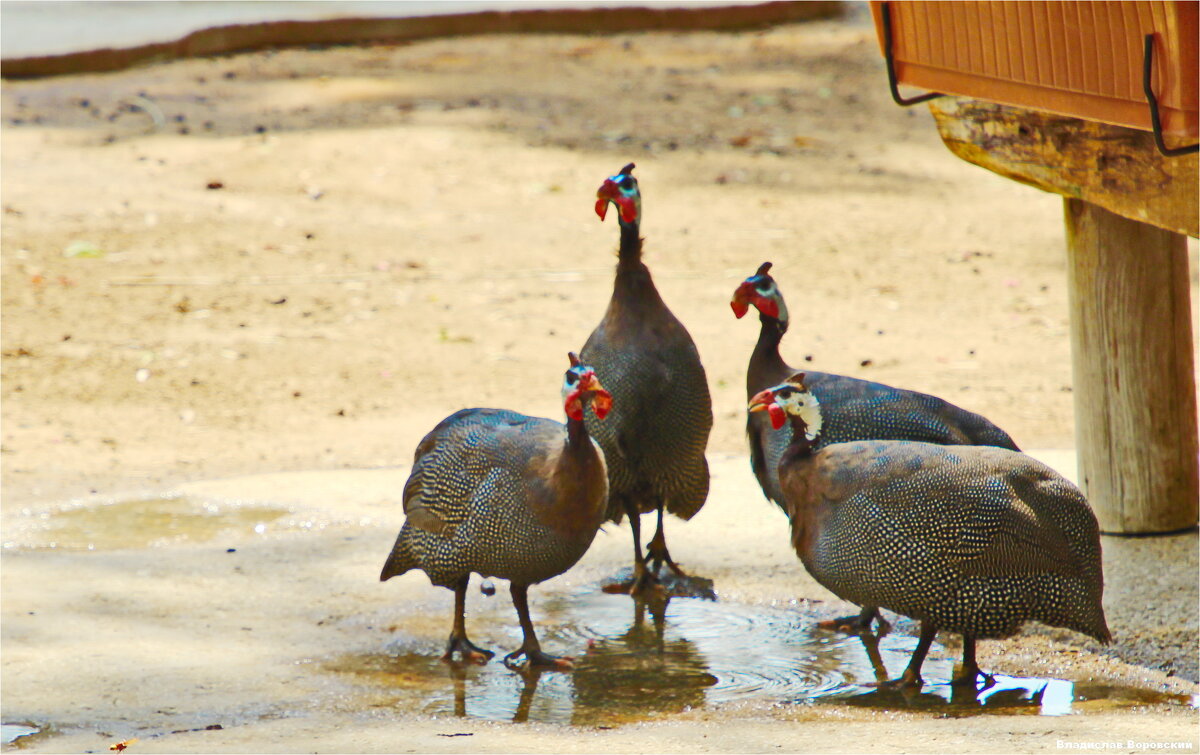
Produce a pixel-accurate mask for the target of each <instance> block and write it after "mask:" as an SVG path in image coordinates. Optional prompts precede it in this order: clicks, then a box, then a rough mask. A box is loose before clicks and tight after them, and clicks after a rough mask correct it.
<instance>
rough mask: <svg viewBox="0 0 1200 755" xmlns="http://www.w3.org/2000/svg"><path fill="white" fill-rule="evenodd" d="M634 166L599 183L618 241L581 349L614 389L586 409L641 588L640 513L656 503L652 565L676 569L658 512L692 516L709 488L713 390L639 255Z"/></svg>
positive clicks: (611, 514) (601, 206) (612, 514)
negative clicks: (606, 401) (596, 412)
mask: <svg viewBox="0 0 1200 755" xmlns="http://www.w3.org/2000/svg"><path fill="white" fill-rule="evenodd" d="M632 169H633V165H632V164H630V165H628V166H626V167H625V168H624V169H623V170H622V172H621V173H619V174H618V175H616V176H613V177H611V178H610V179H608V180H607V181H605V183H604V185H603V186H602V187H601V189H600V191H599V192H598V197H599V201H598V203H597V207H596V210H597V213H598V214H600V216H601V218H603V217H604V214H605V211H606V209H607V206H608V202H610V201H611V202H612V203H614V204H616V205H617V206H618V209H619V213H620V217H619V222H620V228H621V241H620V247H619V249H618V257H617V271H616V277H615V280H614V283H613V293H612V298H611V299H610V301H609V304H608V309H607V310H606V311H605V313H604V317H603V319H602V320H601V321H600V324H599V325H597V327H596V329H595V330H594V331H593V332H592V334H591V335H590V336H589V337H588V339H587V343H585V344H584V346H583V348H582V349H581V350H580V357H581V358H582V359H583V361H585V362H586V363H588V364H590V365H592V366H593V367H595V369H596V373H597V374H598V375H599V376H600V378H601V379H602V380H603V381H604V384H605V385H606V386H607V387H608V389H609V390H610V391H612V394H613V411H612V414H611V415H609V417H608V419H607V420H605V421H604V422H597V421H596V420H595V417H594V416H593V414H592V413H591V412H588V413H587V414H586V415H585V418H584V419H585V422H586V423H587V428H588V432H589V433H591V434H592V435H593V437H595V438H596V440H597V441H598V442H599V443H600V445H601V447H602V448H603V449H604V454H605V457H606V459H607V461H608V475H609V506H608V518H609V519H611V520H612V521H614V522H620V521H621V519H622V517H623V516H625V515H627V514H628V515H629V516H630V518H631V519H632V520H633V521H631V525H632V529H633V538H634V554H635V563H634V573H635V577H634V582H633V587H632V588H631V591H632V592H639V591H640V589H641V587H642V586H643V584H644V580H645V579H646V578H647V577H646V575H647V574H648V572H646V571H645V570H644V568H643V563H644V559H643V557H642V551H641V543H640V534H639V532H640V530H639V526H638V521H637V519H636V517H638V516H640V514H642V513H647V512H651V511H658V513H659V522H658V529H657V531H656V533H655V536H654V538H653V539H652V540H651V541H650V543H649V554H650V558H651V559H653V561H654V563H655V567H656V568H657V566H658V565H660V564H662V563H666V564H668V565H669V566H670V567H671V568H672V570H674V571H675V572H676V574H677V575H680V576H682V571H681V570H679V568H678V567H677V566H676V565H675V563H674V562H673V561H672V560H671V558H670V555H669V553H668V551H667V548H666V541H665V537H664V535H663V527H662V512H663V511H664V510H665V511H667V512H669V513H671V514H674V515H676V516H678V517H680V518H682V519H690V518H691V517H692V516H694V515H695V514H696V512H698V511H699V510H700V508H701V507H702V506H703V505H704V502H705V500H706V499H707V498H708V486H709V472H708V462H707V460H706V459H705V457H704V451H705V448H706V447H707V445H708V436H709V432H710V431H711V430H712V400H711V398H710V396H709V391H708V380H707V377H706V376H705V373H704V367H703V366H702V365H701V363H700V355H699V353H698V352H697V350H696V345H695V343H693V341H692V337H691V336H690V335H689V334H688V332H687V329H686V328H684V326H683V324H682V323H680V322H679V320H678V319H677V318H676V317H675V315H673V314H672V313H671V310H670V309H668V308H667V305H666V304H665V303H664V302H663V300H662V297H661V296H660V295H659V293H658V289H657V288H656V287H655V285H654V281H653V279H652V278H651V276H650V270H649V269H648V268H647V267H646V265H645V264H644V263H643V262H642V239H641V237H640V235H639V227H640V226H639V224H640V218H641V194H640V193H639V190H638V186H637V181H636V179H634V177H633V176H632V174H631V171H632Z"/></svg>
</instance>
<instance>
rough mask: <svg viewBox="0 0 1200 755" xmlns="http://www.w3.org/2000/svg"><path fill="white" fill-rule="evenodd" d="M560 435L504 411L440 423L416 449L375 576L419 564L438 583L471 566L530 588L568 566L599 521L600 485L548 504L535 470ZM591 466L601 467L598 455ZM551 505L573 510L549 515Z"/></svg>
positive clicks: (545, 463)
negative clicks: (394, 533) (390, 541)
mask: <svg viewBox="0 0 1200 755" xmlns="http://www.w3.org/2000/svg"><path fill="white" fill-rule="evenodd" d="M566 439H567V432H566V428H564V427H563V425H562V424H560V423H558V422H554V421H553V420H549V419H542V418H538V417H527V416H525V415H523V414H518V413H517V412H512V411H508V410H504V409H463V410H461V411H458V412H455V413H454V414H452V415H451V416H449V417H447V418H446V419H444V420H442V421H441V422H440V423H439V424H438V425H437V427H435V428H434V429H433V430H431V431H430V432H429V434H428V435H426V436H425V438H424V439H423V440H422V441H421V443H420V444H419V445H418V446H417V450H416V453H415V455H414V462H413V470H412V473H411V474H410V476H409V478H408V482H407V483H406V484H405V486H404V513H405V516H406V520H405V522H404V527H403V528H402V529H401V530H400V535H399V536H398V537H397V538H396V544H395V546H394V547H393V549H392V553H391V555H390V556H389V557H388V560H387V563H386V564H385V566H384V569H383V573H382V574H381V575H380V577H381V579H388V578H389V577H393V576H396V575H398V574H403V573H404V572H406V571H408V570H410V569H421V570H422V571H424V572H425V573H426V574H428V575H429V581H430V582H431V583H433V584H435V585H439V586H441V587H449V588H453V587H454V585H455V584H456V583H457V582H458V580H460V579H461V578H463V577H464V576H467V575H469V574H471V573H472V572H475V573H478V574H481V575H483V576H487V577H498V578H500V579H507V580H512V581H516V582H521V583H523V584H535V583H537V582H542V581H544V580H546V579H549V578H551V577H553V576H556V575H558V574H561V573H563V572H564V571H566V570H567V569H569V568H570V567H571V566H573V565H574V564H575V562H576V561H578V560H579V559H580V558H581V557H582V556H583V554H584V553H585V552H586V551H587V549H588V546H590V545H591V542H592V539H593V537H594V536H595V533H596V531H597V530H598V529H599V527H600V525H601V524H602V523H603V512H604V502H605V500H606V498H605V489H606V487H607V484H606V483H605V484H604V485H599V486H596V487H594V488H593V489H592V490H590V491H589V492H588V494H587V497H586V498H585V499H584V500H580V501H569V500H568V501H556V500H553V499H554V498H555V497H556V494H555V491H553V490H551V489H550V487H549V486H548V485H547V480H546V479H545V478H544V477H543V476H542V474H541V471H542V470H544V469H546V468H548V467H550V466H552V465H553V463H554V462H555V461H556V460H557V457H558V456H559V455H560V454H561V453H562V449H563V447H564V444H565V441H566ZM590 467H591V471H592V474H595V470H597V469H598V470H599V471H600V472H603V471H604V460H603V457H601V456H600V455H599V453H598V452H597V453H596V454H595V456H594V457H593V458H592V460H591V461H590ZM584 471H587V470H586V469H585V470H584ZM601 479H603V478H601ZM555 507H560V508H565V507H574V508H576V509H578V510H579V511H578V514H577V515H576V517H567V516H562V514H559V515H558V516H555V515H554V514H553V513H551V512H552V511H553V509H554V508H555ZM589 509H590V511H589ZM542 512H545V513H542ZM539 513H541V514H542V515H541V516H539ZM562 513H567V512H562Z"/></svg>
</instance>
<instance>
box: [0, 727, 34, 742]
mask: <svg viewBox="0 0 1200 755" xmlns="http://www.w3.org/2000/svg"><path fill="white" fill-rule="evenodd" d="M40 731H41V729H39V728H37V727H36V726H29V725H28V724H0V738H2V739H3V740H4V744H6V745H11V744H16V745H19V744H20V742H18V741H17V740H19V739H20V738H21V737H28V736H32V735H34V734H37V733H38V732H40Z"/></svg>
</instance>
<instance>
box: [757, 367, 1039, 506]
mask: <svg viewBox="0 0 1200 755" xmlns="http://www.w3.org/2000/svg"><path fill="white" fill-rule="evenodd" d="M794 372H795V370H793V369H791V368H789V367H784V369H782V370H780V371H779V372H778V373H776V376H775V377H774V378H773V379H772V380H770V381H756V382H757V383H758V385H757V387H755V386H752V385H751V384H750V382H749V381H747V385H746V394H747V395H746V397H747V398H750V397H751V396H753V395H754V394H755V393H758V392H759V391H761V390H762V389H763V388H766V387H768V386H771V385H775V384H776V383H779V382H780V381H782V380H784V379H786V378H787V377H788V376H789V375H791V374H793V373H794ZM780 373H782V374H780ZM804 374H805V383H806V384H807V385H808V386H809V390H811V391H812V392H813V394H815V395H816V397H817V399H818V400H819V401H820V402H821V408H822V409H823V410H824V412H823V413H824V417H825V430H824V431H823V432H822V433H821V437H820V439H819V443H818V447H819V448H820V447H824V446H828V445H831V444H833V443H846V442H848V441H854V440H912V441H920V442H925V443H936V444H940V445H973V446H974V445H981V446H996V447H998V448H1006V449H1009V450H1012V451H1017V450H1019V449H1018V448H1017V445H1016V443H1014V442H1013V440H1012V438H1010V437H1009V436H1008V433H1005V432H1004V431H1003V430H1001V429H1000V428H999V427H996V426H995V425H994V424H992V423H991V422H989V421H988V420H987V419H986V418H984V417H982V416H980V415H978V414H975V413H973V412H969V411H967V410H966V409H962V408H960V407H957V406H955V405H954V404H951V403H949V402H948V401H945V400H943V399H940V398H938V397H937V396H931V395H929V394H926V393H919V392H917V391H909V390H904V389H902V388H893V387H892V386H890V385H884V384H882V383H874V382H871V381H869V380H860V379H858V378H852V377H847V376H845V375H834V374H830V373H825V372H805V373H804ZM746 433H747V435H748V436H749V439H750V464H751V466H752V467H753V469H754V474H755V477H757V478H758V481H759V484H760V485H761V486H762V488H763V493H765V494H766V496H767V497H768V498H770V499H771V500H772V501H775V502H776V503H780V497H779V496H780V493H781V491H780V488H779V473H778V469H779V461H780V460H781V459H782V458H783V454H784V451H785V450H786V449H787V447H788V443H790V442H791V433H790V431H789V430H788V429H787V428H786V427H785V428H782V429H780V430H774V429H772V428H771V424H770V422H769V421H767V419H766V417H764V416H763V415H761V414H752V415H750V418H749V419H748V421H747V423H746Z"/></svg>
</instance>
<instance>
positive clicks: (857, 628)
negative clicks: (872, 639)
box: [817, 609, 892, 637]
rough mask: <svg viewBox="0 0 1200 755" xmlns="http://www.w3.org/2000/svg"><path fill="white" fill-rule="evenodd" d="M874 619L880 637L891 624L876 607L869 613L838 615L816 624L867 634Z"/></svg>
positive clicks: (845, 631)
mask: <svg viewBox="0 0 1200 755" xmlns="http://www.w3.org/2000/svg"><path fill="white" fill-rule="evenodd" d="M875 621H878V622H879V634H878V635H877V636H879V637H882V636H884V635H885V634H887V633H888V632H890V631H891V630H892V625H891V624H890V623H888V621H887V620H886V619H884V618H883V615H882V614H880V613H879V610H878V609H876V610H875V611H873V612H871V613H869V614H868V613H867V612H865V611H864V612H863V613H861V614H856V615H854V616H840V617H838V618H836V619H826V620H825V621H819V622H817V626H818V627H820V628H821V629H829V630H832V631H834V632H842V633H843V634H863V633H864V632H865V633H867V634H870V633H871V624H872V623H873V622H875Z"/></svg>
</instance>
